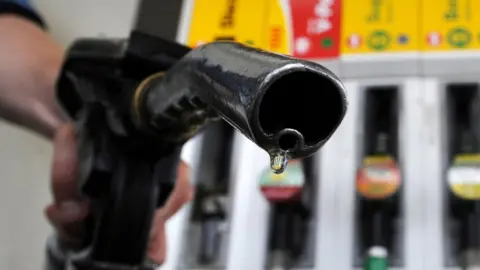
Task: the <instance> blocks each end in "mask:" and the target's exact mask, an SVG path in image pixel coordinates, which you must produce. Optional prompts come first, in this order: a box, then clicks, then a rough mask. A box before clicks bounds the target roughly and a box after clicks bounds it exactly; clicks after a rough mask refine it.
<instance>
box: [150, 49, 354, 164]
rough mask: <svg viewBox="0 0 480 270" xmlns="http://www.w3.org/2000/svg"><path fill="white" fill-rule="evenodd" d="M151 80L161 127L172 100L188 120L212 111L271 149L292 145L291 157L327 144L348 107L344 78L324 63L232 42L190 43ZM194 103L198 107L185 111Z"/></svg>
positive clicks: (155, 121)
mask: <svg viewBox="0 0 480 270" xmlns="http://www.w3.org/2000/svg"><path fill="white" fill-rule="evenodd" d="M148 88H149V90H148V91H147V92H148V93H146V94H145V95H144V98H142V100H143V101H142V103H143V107H144V110H143V111H144V112H145V116H146V117H147V118H148V119H147V121H146V122H147V123H150V124H151V125H153V126H155V127H156V128H157V129H162V128H164V127H162V125H163V126H165V118H166V117H165V114H166V113H168V112H172V109H171V108H179V109H180V111H179V112H177V113H175V114H172V113H170V115H168V116H170V117H171V116H172V115H173V116H174V117H177V118H179V119H176V120H178V121H175V123H184V124H183V125H184V126H185V125H190V124H189V123H190V122H191V118H192V117H193V116H198V115H200V116H201V117H202V119H203V118H207V117H210V116H209V115H210V114H204V113H199V110H201V111H203V110H204V111H211V112H215V113H216V114H218V115H220V116H221V117H222V118H223V119H224V120H226V121H227V122H228V123H230V124H231V125H232V126H234V127H236V128H237V129H238V130H240V131H241V133H242V134H243V135H245V136H246V137H248V138H249V139H250V140H252V141H253V142H254V143H256V144H257V145H258V146H260V147H261V148H262V149H264V150H265V151H267V152H268V153H269V154H270V155H272V154H277V153H278V152H280V151H285V150H286V149H287V150H288V158H290V159H295V158H305V157H308V156H310V155H312V154H313V153H315V152H316V151H317V150H318V149H319V148H320V147H322V146H323V144H324V143H325V142H326V141H327V140H328V139H329V138H330V137H331V135H332V134H333V132H334V131H335V130H336V129H337V127H338V126H339V125H340V122H341V121H342V120H343V117H344V115H345V113H346V109H347V101H346V95H345V90H344V86H343V84H342V83H341V82H340V80H339V79H338V78H337V77H336V76H335V75H334V74H333V73H331V72H330V71H329V70H327V69H326V68H325V67H323V66H321V65H318V64H316V63H313V62H309V61H304V60H298V59H295V58H292V57H288V56H284V55H279V54H274V53H269V52H265V51H261V50H257V49H254V48H252V47H249V46H244V45H241V44H237V43H232V42H213V43H209V44H205V45H202V46H199V47H197V48H195V49H193V50H191V51H190V52H189V53H187V54H186V55H185V56H184V57H183V58H182V59H181V60H179V61H178V62H176V64H175V65H174V66H173V67H172V68H171V69H170V70H168V71H167V72H166V73H165V74H164V76H163V77H162V78H161V79H159V80H156V81H154V82H152V83H151V85H150V87H148ZM193 101H196V102H193ZM172 104H173V106H172ZM192 104H197V105H195V106H196V107H197V109H191V110H193V111H194V112H192V113H191V114H185V113H183V111H182V110H185V109H188V108H189V106H191V105H192ZM198 104H203V106H200V107H201V108H200V107H199V106H198ZM195 110H196V111H195ZM192 121H193V120H192ZM197 122H198V123H201V122H202V121H196V123H197ZM182 127H183V126H182ZM187 130H190V129H187ZM287 135H288V136H287ZM292 135H293V136H292ZM294 139H295V140H294Z"/></svg>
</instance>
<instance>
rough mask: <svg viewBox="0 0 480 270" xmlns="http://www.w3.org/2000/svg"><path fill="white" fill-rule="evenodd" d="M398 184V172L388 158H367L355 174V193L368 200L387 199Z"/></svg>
mask: <svg viewBox="0 0 480 270" xmlns="http://www.w3.org/2000/svg"><path fill="white" fill-rule="evenodd" d="M400 183H401V180H400V171H399V170H398V168H397V165H396V163H395V161H394V160H393V159H392V158H390V157H382V158H379V157H375V158H374V160H372V159H371V158H367V159H366V160H365V161H364V163H363V167H362V168H360V169H359V170H358V173H357V191H358V193H360V194H361V195H362V196H364V197H365V198H368V199H385V198H388V197H390V196H391V195H393V194H394V193H395V192H397V190H398V189H399V187H400Z"/></svg>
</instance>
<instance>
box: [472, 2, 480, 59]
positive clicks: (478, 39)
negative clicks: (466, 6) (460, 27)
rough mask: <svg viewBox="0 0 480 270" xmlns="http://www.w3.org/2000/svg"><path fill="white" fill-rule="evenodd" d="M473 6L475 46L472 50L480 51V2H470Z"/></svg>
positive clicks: (473, 45)
mask: <svg viewBox="0 0 480 270" xmlns="http://www.w3.org/2000/svg"><path fill="white" fill-rule="evenodd" d="M470 3H471V5H472V9H471V10H472V22H471V24H470V25H471V26H472V32H473V44H472V48H473V49H476V50H480V1H478V0H473V1H470Z"/></svg>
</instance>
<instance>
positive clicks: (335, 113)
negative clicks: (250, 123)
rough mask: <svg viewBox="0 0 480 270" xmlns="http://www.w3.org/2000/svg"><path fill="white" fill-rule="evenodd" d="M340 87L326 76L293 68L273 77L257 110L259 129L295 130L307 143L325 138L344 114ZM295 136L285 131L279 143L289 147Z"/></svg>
mask: <svg viewBox="0 0 480 270" xmlns="http://www.w3.org/2000/svg"><path fill="white" fill-rule="evenodd" d="M344 102H345V101H344V100H343V95H342V92H341V89H339V86H338V85H336V84H335V82H334V81H333V80H332V79H331V78H329V77H327V76H326V75H322V74H317V73H314V72H310V71H295V72H292V73H289V74H286V75H284V76H282V77H280V78H278V79H277V80H275V81H274V82H273V83H272V84H271V85H270V87H269V88H268V89H267V90H266V92H265V94H264V96H263V98H262V100H261V102H260V105H259V109H258V112H259V113H258V117H259V124H260V128H261V129H262V130H263V132H265V133H266V134H267V135H273V136H275V137H276V136H277V134H278V133H279V132H281V131H282V130H285V129H291V130H295V131H298V132H299V133H300V134H301V136H303V139H304V142H305V145H306V146H312V145H316V144H317V143H319V142H321V141H323V140H325V139H326V138H327V137H328V136H329V135H330V134H331V133H332V132H333V130H334V129H335V128H336V127H337V126H338V124H339V123H340V121H341V119H342V116H343V113H344V111H343V110H344V108H343V106H344ZM296 142H297V138H296V137H295V135H293V134H291V133H290V134H285V135H283V136H282V137H281V138H280V139H279V146H280V147H281V148H282V149H283V148H288V149H291V147H292V145H293V146H295V143H296Z"/></svg>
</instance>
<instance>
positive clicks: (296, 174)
mask: <svg viewBox="0 0 480 270" xmlns="http://www.w3.org/2000/svg"><path fill="white" fill-rule="evenodd" d="M304 184H305V175H304V173H303V168H302V164H301V162H298V161H294V162H291V164H290V165H289V166H288V168H287V169H286V170H284V171H283V172H282V173H274V172H272V171H271V170H270V169H267V170H265V171H263V172H262V174H261V176H260V190H261V191H262V193H263V195H264V196H265V198H266V199H267V200H269V201H270V202H282V201H286V200H290V199H294V198H295V197H296V196H299V195H300V193H301V191H302V188H303V186H304Z"/></svg>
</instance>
